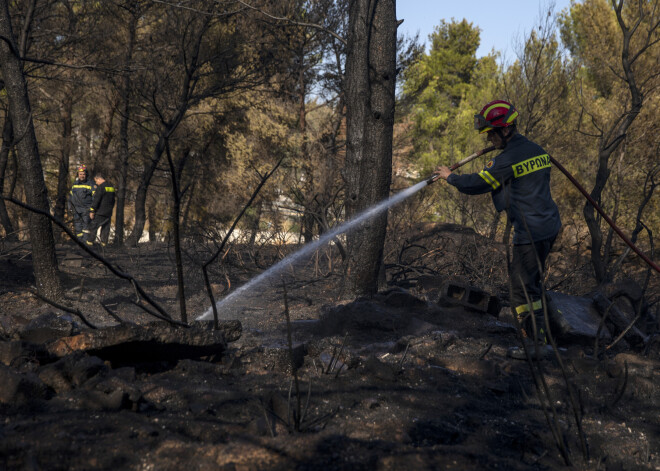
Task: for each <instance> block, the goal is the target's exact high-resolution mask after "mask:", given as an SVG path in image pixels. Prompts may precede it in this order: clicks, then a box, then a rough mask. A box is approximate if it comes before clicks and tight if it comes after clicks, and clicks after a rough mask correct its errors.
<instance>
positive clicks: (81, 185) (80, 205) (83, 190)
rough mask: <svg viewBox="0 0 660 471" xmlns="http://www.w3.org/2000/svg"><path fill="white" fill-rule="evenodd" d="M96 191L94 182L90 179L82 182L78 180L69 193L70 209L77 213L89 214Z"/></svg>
mask: <svg viewBox="0 0 660 471" xmlns="http://www.w3.org/2000/svg"><path fill="white" fill-rule="evenodd" d="M94 190H96V183H94V180H92V179H91V178H88V179H87V180H85V181H82V182H81V181H80V180H78V179H77V178H76V181H75V182H73V186H72V187H71V191H70V192H69V209H70V210H73V211H75V212H76V213H88V212H89V207H90V206H91V204H92V196H93V195H94Z"/></svg>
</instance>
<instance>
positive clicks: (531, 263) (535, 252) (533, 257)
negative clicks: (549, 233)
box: [509, 236, 557, 316]
mask: <svg viewBox="0 0 660 471" xmlns="http://www.w3.org/2000/svg"><path fill="white" fill-rule="evenodd" d="M556 237H557V236H555V237H552V238H550V239H546V240H541V241H538V242H534V243H533V244H522V245H514V246H513V260H512V262H511V273H510V274H509V276H510V277H511V284H512V285H513V289H512V292H511V305H512V306H513V307H514V309H515V311H516V313H518V315H519V316H521V315H524V314H525V313H527V312H530V309H529V302H528V301H527V298H528V297H529V301H530V302H531V303H532V309H531V311H536V310H539V309H543V305H542V304H541V299H542V289H541V276H542V275H543V271H545V261H546V259H547V258H548V254H549V253H550V249H551V248H552V244H553V243H554V242H555V238H556ZM537 256H538V260H537ZM539 262H540V263H539ZM539 264H540V266H539ZM525 292H527V296H525Z"/></svg>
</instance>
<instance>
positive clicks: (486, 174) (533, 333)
mask: <svg viewBox="0 0 660 471" xmlns="http://www.w3.org/2000/svg"><path fill="white" fill-rule="evenodd" d="M517 117H518V112H517V111H516V109H515V108H514V106H513V105H512V104H511V103H509V102H507V101H504V100H496V101H492V102H490V103H488V104H487V105H486V106H484V107H483V108H482V110H481V112H480V113H479V114H477V115H475V117H474V120H475V128H476V129H477V130H478V131H479V133H486V135H487V138H488V141H489V142H490V143H491V144H492V145H493V146H495V147H496V148H497V149H500V150H501V151H502V152H501V153H500V154H499V155H497V156H496V157H495V158H494V159H493V160H491V161H489V162H488V163H487V164H486V166H485V167H484V169H483V170H482V171H480V172H479V173H472V174H464V175H457V174H454V173H452V172H451V170H450V169H449V168H448V167H446V166H440V167H438V168H437V169H436V171H435V174H436V175H438V176H439V177H440V178H443V179H445V180H446V181H447V183H449V184H450V185H452V186H454V187H456V189H458V191H460V192H461V193H466V194H468V195H477V194H482V193H488V192H490V193H491V196H492V199H493V204H494V205H495V209H496V210H497V211H502V210H506V213H507V216H508V218H509V221H510V222H511V225H512V226H513V229H514V235H513V260H512V262H511V266H510V267H509V277H510V278H511V284H512V293H511V303H512V306H513V308H514V310H515V312H516V315H517V317H518V319H519V320H520V322H521V324H522V326H523V329H524V332H525V334H526V335H527V337H528V338H529V339H531V340H535V343H536V344H541V345H546V340H547V339H546V333H545V317H544V314H543V311H544V310H543V303H542V299H543V287H542V283H541V279H542V278H541V277H542V276H543V272H544V270H545V261H546V259H547V257H548V254H549V253H550V249H551V248H552V244H553V243H554V241H555V239H556V237H557V234H558V232H559V229H560V228H561V220H560V218H559V210H558V208H557V205H556V204H555V202H554V200H553V199H552V195H551V194H550V168H551V164H550V157H549V156H548V153H547V152H546V151H545V150H544V149H543V148H542V147H541V146H539V145H538V144H536V143H534V142H532V141H530V140H529V139H527V138H526V137H525V136H523V135H521V134H519V133H518V131H517V127H516V119H517ZM534 326H535V327H536V329H535V328H534ZM545 350H546V351H547V349H545ZM509 354H510V356H512V357H514V358H515V357H521V356H522V355H523V354H524V353H523V352H522V350H520V349H518V350H517V352H516V351H515V349H510V350H509Z"/></svg>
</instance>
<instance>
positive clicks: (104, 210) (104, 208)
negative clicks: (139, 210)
mask: <svg viewBox="0 0 660 471" xmlns="http://www.w3.org/2000/svg"><path fill="white" fill-rule="evenodd" d="M94 183H95V184H96V190H95V192H94V198H93V200H92V204H91V205H90V206H89V209H88V210H89V218H90V220H91V221H92V223H91V226H90V231H89V237H88V238H87V239H85V243H86V244H87V245H93V244H94V241H95V240H96V233H97V231H98V230H99V228H100V229H101V236H100V240H101V245H102V246H104V247H105V246H106V245H107V243H108V237H109V236H110V218H111V217H112V208H113V207H114V206H115V188H114V187H113V186H112V185H111V184H110V183H108V182H107V181H106V180H105V178H104V177H103V174H102V173H101V172H96V173H95V174H94Z"/></svg>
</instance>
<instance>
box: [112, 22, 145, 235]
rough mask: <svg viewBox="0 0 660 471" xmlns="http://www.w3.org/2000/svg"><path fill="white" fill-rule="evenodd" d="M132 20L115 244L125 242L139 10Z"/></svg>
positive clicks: (124, 83) (123, 103) (123, 90)
mask: <svg viewBox="0 0 660 471" xmlns="http://www.w3.org/2000/svg"><path fill="white" fill-rule="evenodd" d="M130 13H131V21H130V23H129V25H128V35H129V36H128V49H127V50H126V57H125V58H124V70H125V71H126V72H125V73H124V77H123V80H122V85H121V91H120V95H121V122H120V125H119V178H118V180H117V208H116V210H115V244H116V245H123V243H124V225H125V223H124V209H125V207H126V191H127V188H126V187H127V184H128V157H129V151H128V123H129V118H130V97H131V74H130V73H129V72H128V70H130V67H131V64H132V63H133V50H134V49H135V41H136V34H137V23H138V17H139V12H138V11H131V12H130Z"/></svg>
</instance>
